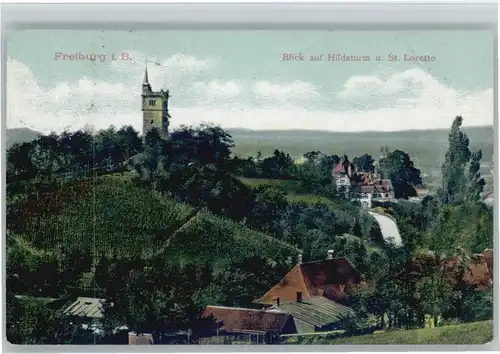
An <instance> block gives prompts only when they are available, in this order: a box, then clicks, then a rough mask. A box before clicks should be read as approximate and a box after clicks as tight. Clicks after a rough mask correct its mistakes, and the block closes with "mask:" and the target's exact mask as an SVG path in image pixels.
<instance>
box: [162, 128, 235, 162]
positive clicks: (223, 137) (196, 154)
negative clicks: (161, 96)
mask: <svg viewBox="0 0 500 354" xmlns="http://www.w3.org/2000/svg"><path fill="white" fill-rule="evenodd" d="M170 141H171V142H172V158H173V164H174V166H175V168H183V167H184V166H187V165H189V164H191V163H196V164H199V165H201V166H202V165H207V164H212V165H214V166H216V167H217V169H219V170H227V169H228V168H229V166H231V149H232V148H233V147H234V142H233V138H232V137H231V135H230V134H229V133H228V132H226V131H225V130H224V129H222V128H221V127H218V126H212V125H204V124H202V125H200V126H198V127H196V128H193V127H186V126H183V127H181V128H180V129H178V130H176V131H174V132H173V133H172V134H171V136H170Z"/></svg>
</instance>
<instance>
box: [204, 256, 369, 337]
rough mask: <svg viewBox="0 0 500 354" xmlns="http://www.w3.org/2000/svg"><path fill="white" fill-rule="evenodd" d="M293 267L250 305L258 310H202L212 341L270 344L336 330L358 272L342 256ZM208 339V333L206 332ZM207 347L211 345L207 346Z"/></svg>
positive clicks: (347, 311) (346, 312)
mask: <svg viewBox="0 0 500 354" xmlns="http://www.w3.org/2000/svg"><path fill="white" fill-rule="evenodd" d="M333 253H334V252H333V250H329V251H328V258H327V259H326V260H322V261H316V262H308V263H302V254H299V256H298V263H297V265H296V266H294V267H293V268H292V269H291V270H290V271H289V272H288V273H287V274H286V275H285V277H284V278H283V279H282V280H281V281H280V282H279V283H278V284H276V285H275V286H273V287H272V288H271V289H270V290H269V291H268V292H267V293H265V294H264V295H263V296H262V297H260V298H259V299H257V300H255V301H254V303H256V304H259V305H261V306H262V309H246V308H234V307H224V306H207V307H206V308H205V310H204V312H203V314H202V317H204V318H213V319H214V321H215V324H216V325H215V327H216V332H217V337H219V336H232V337H237V336H240V338H241V337H242V336H243V337H244V336H246V337H247V338H249V337H251V336H254V340H253V341H254V342H255V341H256V342H258V343H264V342H265V343H271V342H273V341H274V339H275V338H276V336H278V335H283V334H295V333H310V332H315V331H325V330H333V329H340V328H342V327H343V325H344V324H345V320H346V319H348V318H350V317H352V316H353V315H354V313H353V311H352V310H351V309H350V308H348V307H346V306H345V304H346V302H347V300H348V296H347V294H346V292H345V287H346V286H349V285H351V284H359V283H360V281H361V274H360V273H359V271H358V270H357V269H356V268H354V266H353V265H352V264H351V263H350V262H349V261H348V260H347V259H346V258H335V259H334V258H333ZM212 335H213V331H212ZM212 343H213V342H212Z"/></svg>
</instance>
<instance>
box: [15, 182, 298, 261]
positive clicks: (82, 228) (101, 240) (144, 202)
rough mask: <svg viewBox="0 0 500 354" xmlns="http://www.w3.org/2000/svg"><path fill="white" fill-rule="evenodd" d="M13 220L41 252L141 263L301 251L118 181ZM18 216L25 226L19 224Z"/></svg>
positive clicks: (57, 195) (66, 192)
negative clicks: (157, 257)
mask: <svg viewBox="0 0 500 354" xmlns="http://www.w3.org/2000/svg"><path fill="white" fill-rule="evenodd" d="M21 214H22V218H21V217H20V216H21ZM16 215H17V216H14V217H12V218H11V219H9V221H10V222H11V225H10V229H11V230H12V231H15V232H16V233H18V234H22V235H25V237H26V239H27V240H28V241H30V242H32V243H33V244H34V245H35V246H37V247H40V248H44V249H54V248H56V247H58V246H60V247H63V248H70V249H71V248H79V249H81V248H86V249H87V250H88V251H90V252H95V253H97V254H99V255H104V254H105V255H108V256H109V255H113V254H114V255H117V256H126V255H133V254H135V255H142V256H143V257H148V256H150V255H152V254H153V253H158V252H165V254H166V255H168V256H169V257H170V258H177V259H178V260H179V261H183V260H189V261H200V262H207V261H208V262H211V263H225V262H227V261H238V260H241V259H243V258H245V257H248V256H252V255H258V256H261V257H264V258H265V257H267V258H270V259H278V258H286V257H287V256H290V255H295V254H297V253H298V252H299V251H298V250H297V249H296V248H295V247H293V246H290V245H288V244H286V243H284V242H282V241H279V240H276V239H274V238H272V237H270V236H268V235H265V234H262V233H259V232H256V231H252V230H250V229H248V228H246V227H244V226H243V225H241V224H238V223H235V222H232V221H230V220H225V219H221V218H219V217H217V216H214V215H212V214H210V213H208V212H199V213H197V212H196V211H195V210H194V209H193V208H192V207H190V206H187V205H184V204H180V203H177V202H174V201H172V200H170V199H167V198H160V197H159V196H158V195H155V194H154V193H152V192H150V191H145V190H144V189H142V188H140V187H136V186H134V185H133V184H132V182H131V181H129V180H126V179H123V178H120V176H113V175H110V176H102V177H99V178H97V180H96V181H95V183H93V182H89V181H84V182H79V183H77V184H74V185H72V186H67V187H64V188H61V189H60V190H58V191H54V192H52V193H50V194H47V195H45V196H43V197H42V198H41V199H39V200H38V201H37V202H35V203H31V204H29V205H24V206H23V207H22V208H20V209H19V211H17V214H16ZM16 217H17V218H18V219H19V220H23V222H22V223H16V222H15V220H17V219H16ZM11 220H12V221H11Z"/></svg>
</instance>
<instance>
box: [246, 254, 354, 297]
mask: <svg viewBox="0 0 500 354" xmlns="http://www.w3.org/2000/svg"><path fill="white" fill-rule="evenodd" d="M298 258H299V261H298V264H297V265H296V266H295V267H293V268H292V269H291V270H290V271H289V272H288V273H287V274H286V275H285V277H284V278H283V279H282V280H281V281H280V282H279V283H278V284H276V285H275V286H274V287H272V288H271V289H270V290H269V291H268V292H267V293H265V294H264V295H263V296H262V297H261V298H259V299H257V300H255V301H254V303H257V304H261V305H264V306H266V305H267V306H272V305H274V304H275V301H276V299H278V298H279V299H280V301H281V303H285V302H294V301H296V299H297V294H298V293H300V294H301V297H302V299H303V300H309V299H311V298H312V297H314V296H324V297H326V298H327V299H330V300H332V301H336V302H340V303H344V302H346V301H347V295H346V293H345V291H344V290H345V287H346V285H350V284H358V283H359V282H360V281H361V274H360V273H359V271H358V270H357V269H356V268H354V266H353V265H352V264H351V262H349V261H348V260H347V259H346V258H335V259H334V258H333V251H332V250H330V251H328V258H327V259H325V260H321V261H315V262H308V263H302V255H299V257H298Z"/></svg>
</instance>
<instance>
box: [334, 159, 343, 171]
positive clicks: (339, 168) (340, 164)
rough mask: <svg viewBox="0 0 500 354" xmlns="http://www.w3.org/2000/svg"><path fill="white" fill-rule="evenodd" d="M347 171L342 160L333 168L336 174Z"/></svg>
mask: <svg viewBox="0 0 500 354" xmlns="http://www.w3.org/2000/svg"><path fill="white" fill-rule="evenodd" d="M343 172H345V169H344V166H343V165H342V161H341V162H340V163H338V164H337V166H335V169H334V170H333V173H334V174H339V173H343Z"/></svg>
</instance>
